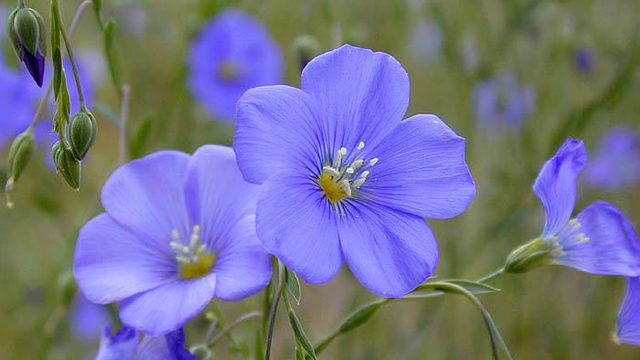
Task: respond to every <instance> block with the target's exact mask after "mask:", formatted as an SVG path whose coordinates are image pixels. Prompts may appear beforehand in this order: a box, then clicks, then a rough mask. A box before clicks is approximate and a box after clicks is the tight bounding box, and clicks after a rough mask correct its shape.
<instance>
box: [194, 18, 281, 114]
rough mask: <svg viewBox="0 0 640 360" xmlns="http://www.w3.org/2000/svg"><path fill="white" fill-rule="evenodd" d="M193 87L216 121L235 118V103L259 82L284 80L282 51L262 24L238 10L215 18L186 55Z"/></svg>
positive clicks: (261, 83)
mask: <svg viewBox="0 0 640 360" xmlns="http://www.w3.org/2000/svg"><path fill="white" fill-rule="evenodd" d="M187 61H188V64H189V79H188V83H189V87H190V89H191V92H192V93H193V94H194V96H195V97H196V99H197V100H198V101H199V102H200V103H201V104H202V105H203V106H204V108H205V109H206V110H207V111H208V112H209V113H210V114H211V115H212V116H213V117H215V118H216V119H219V120H225V121H229V122H233V120H234V116H235V111H236V102H237V101H238V99H240V96H242V94H243V93H244V92H245V91H247V90H249V89H251V88H253V87H256V86H262V85H272V84H277V83H279V82H280V81H281V78H282V62H283V60H282V54H281V52H280V48H279V47H278V45H276V43H275V42H274V41H273V40H272V39H271V36H270V35H269V33H268V32H267V30H266V29H265V28H264V26H263V25H262V24H261V23H260V22H258V21H257V20H256V19H254V18H252V17H251V16H249V15H247V14H245V13H243V12H241V11H239V10H235V9H229V10H225V11H223V12H222V13H220V15H218V16H217V17H215V18H214V19H213V20H211V21H210V22H209V23H208V24H207V25H206V27H205V28H204V29H203V30H202V31H201V32H200V34H199V35H198V36H197V37H196V39H195V41H194V43H193V45H192V46H191V48H190V50H189V54H188V59H187Z"/></svg>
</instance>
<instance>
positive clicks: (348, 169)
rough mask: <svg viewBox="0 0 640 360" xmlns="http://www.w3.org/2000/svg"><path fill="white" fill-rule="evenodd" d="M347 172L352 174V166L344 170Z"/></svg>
mask: <svg viewBox="0 0 640 360" xmlns="http://www.w3.org/2000/svg"><path fill="white" fill-rule="evenodd" d="M346 172H347V174H353V172H354V170H353V168H352V167H348V168H347V170H346Z"/></svg>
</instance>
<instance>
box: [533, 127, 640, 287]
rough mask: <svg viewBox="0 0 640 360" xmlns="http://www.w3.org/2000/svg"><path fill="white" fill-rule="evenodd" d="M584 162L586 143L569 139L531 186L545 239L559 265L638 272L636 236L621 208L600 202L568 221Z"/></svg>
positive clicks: (614, 272) (615, 272) (639, 259)
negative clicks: (538, 204)
mask: <svg viewBox="0 0 640 360" xmlns="http://www.w3.org/2000/svg"><path fill="white" fill-rule="evenodd" d="M586 161H587V152H586V150H585V148H584V143H583V142H582V141H581V140H576V139H572V138H568V139H567V140H566V141H565V143H564V144H563V145H562V147H560V149H559V150H558V152H557V153H556V154H555V155H554V156H553V157H552V158H551V159H550V160H549V161H547V162H546V163H545V164H544V166H543V167H542V170H541V171H540V174H539V175H538V178H537V179H536V182H535V184H534V185H533V190H534V192H535V193H536V195H537V196H538V198H539V199H540V200H541V201H542V204H543V206H544V210H545V215H546V223H545V226H544V231H543V232H542V240H543V241H545V242H547V243H548V244H549V245H550V246H551V249H552V250H551V254H550V256H551V258H552V259H553V261H554V262H555V263H557V264H560V265H564V266H569V267H572V268H575V269H577V270H580V271H584V272H587V273H591V274H598V275H620V276H630V277H634V276H640V244H638V236H637V234H636V232H635V230H634V229H633V225H632V224H631V222H630V221H629V220H628V219H627V217H626V216H625V215H624V214H623V213H622V212H621V211H620V210H618V209H617V208H616V207H614V206H613V205H611V204H608V203H606V202H604V201H596V202H594V203H593V204H591V205H589V206H588V207H587V208H585V209H584V210H582V211H581V212H580V213H579V214H578V216H577V217H576V218H574V219H572V220H569V219H570V218H571V214H572V212H573V210H574V206H575V199H576V188H577V179H578V176H579V175H580V172H582V170H583V169H584V167H585V164H586Z"/></svg>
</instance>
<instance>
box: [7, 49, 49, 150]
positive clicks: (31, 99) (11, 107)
mask: <svg viewBox="0 0 640 360" xmlns="http://www.w3.org/2000/svg"><path fill="white" fill-rule="evenodd" d="M39 94H40V91H39V89H38V88H37V87H36V86H34V85H33V82H32V80H31V78H30V77H29V75H27V74H26V73H24V72H22V71H18V70H16V69H12V68H10V67H9V66H7V65H6V64H5V62H4V58H3V56H2V54H0V109H2V111H1V112H0V147H2V146H4V145H5V144H7V142H8V141H10V140H11V139H13V138H14V137H15V136H16V135H18V134H19V133H21V132H22V131H24V130H25V129H26V128H27V127H28V126H29V124H30V123H31V120H32V119H33V114H34V112H35V110H34V106H35V104H36V102H37V101H38V97H39Z"/></svg>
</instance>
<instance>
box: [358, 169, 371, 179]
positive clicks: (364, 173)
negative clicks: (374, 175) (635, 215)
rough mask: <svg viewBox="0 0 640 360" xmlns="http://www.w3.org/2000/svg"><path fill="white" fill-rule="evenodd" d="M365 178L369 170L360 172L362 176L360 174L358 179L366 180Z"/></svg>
mask: <svg viewBox="0 0 640 360" xmlns="http://www.w3.org/2000/svg"><path fill="white" fill-rule="evenodd" d="M367 176H369V170H365V171H363V172H362V174H360V178H362V179H366V178H367Z"/></svg>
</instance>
